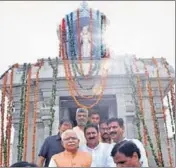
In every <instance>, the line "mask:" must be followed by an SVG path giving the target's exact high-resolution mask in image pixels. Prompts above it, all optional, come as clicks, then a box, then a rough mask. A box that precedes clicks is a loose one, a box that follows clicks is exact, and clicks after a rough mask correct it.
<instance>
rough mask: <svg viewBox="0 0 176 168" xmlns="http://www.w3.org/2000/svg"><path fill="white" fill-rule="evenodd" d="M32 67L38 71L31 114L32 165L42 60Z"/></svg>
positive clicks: (34, 151)
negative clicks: (35, 67)
mask: <svg viewBox="0 0 176 168" xmlns="http://www.w3.org/2000/svg"><path fill="white" fill-rule="evenodd" d="M34 66H38V70H37V73H36V84H35V90H34V112H33V133H32V154H31V158H32V163H34V161H35V153H36V124H37V123H36V120H37V110H38V94H39V72H40V69H41V68H42V66H43V60H41V61H39V62H38V63H37V64H35V65H34Z"/></svg>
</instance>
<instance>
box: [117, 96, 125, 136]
mask: <svg viewBox="0 0 176 168" xmlns="http://www.w3.org/2000/svg"><path fill="white" fill-rule="evenodd" d="M116 101H117V116H118V118H122V119H123V120H124V127H125V133H124V136H125V137H127V131H126V126H127V121H126V106H125V97H124V94H122V93H121V94H116Z"/></svg>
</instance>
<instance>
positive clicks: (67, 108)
mask: <svg viewBox="0 0 176 168" xmlns="http://www.w3.org/2000/svg"><path fill="white" fill-rule="evenodd" d="M78 100H79V102H80V103H82V104H84V105H89V104H92V103H93V102H95V101H96V100H95V99H88V100H86V99H79V98H78ZM77 108H78V106H77V105H76V103H75V102H74V100H73V99H72V97H70V96H64V97H60V114H59V116H60V117H59V118H60V119H62V118H68V119H70V120H71V121H72V122H73V124H74V126H75V125H76V120H75V117H76V109H77ZM93 109H95V110H96V111H98V112H99V113H100V118H101V120H108V118H110V117H117V103H116V98H115V95H106V96H103V97H102V100H101V101H100V102H99V103H98V104H97V105H96V106H94V107H93Z"/></svg>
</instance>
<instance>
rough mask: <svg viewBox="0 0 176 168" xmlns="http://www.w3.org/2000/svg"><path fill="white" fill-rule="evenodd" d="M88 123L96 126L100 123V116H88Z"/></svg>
mask: <svg viewBox="0 0 176 168" xmlns="http://www.w3.org/2000/svg"><path fill="white" fill-rule="evenodd" d="M90 121H91V123H93V124H96V125H98V124H99V123H100V116H99V115H98V114H92V115H91V116H90Z"/></svg>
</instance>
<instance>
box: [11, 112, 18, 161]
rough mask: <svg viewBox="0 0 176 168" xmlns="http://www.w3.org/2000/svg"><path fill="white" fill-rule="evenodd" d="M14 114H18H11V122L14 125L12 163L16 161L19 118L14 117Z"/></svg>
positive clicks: (16, 114)
mask: <svg viewBox="0 0 176 168" xmlns="http://www.w3.org/2000/svg"><path fill="white" fill-rule="evenodd" d="M15 116H18V113H16V112H14V114H13V120H12V124H13V127H14V137H13V146H12V158H11V160H12V164H13V163H15V162H17V156H18V136H19V118H17V117H16V118H15Z"/></svg>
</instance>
